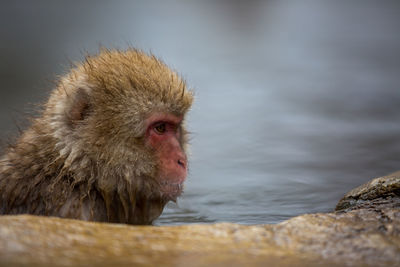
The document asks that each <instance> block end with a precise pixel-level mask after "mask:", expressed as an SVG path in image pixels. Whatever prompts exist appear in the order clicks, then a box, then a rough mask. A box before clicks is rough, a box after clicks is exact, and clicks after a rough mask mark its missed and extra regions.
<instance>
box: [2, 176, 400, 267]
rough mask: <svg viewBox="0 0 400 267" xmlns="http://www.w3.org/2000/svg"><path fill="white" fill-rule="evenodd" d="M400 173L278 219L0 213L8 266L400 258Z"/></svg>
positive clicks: (334, 262) (379, 262)
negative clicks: (163, 222)
mask: <svg viewBox="0 0 400 267" xmlns="http://www.w3.org/2000/svg"><path fill="white" fill-rule="evenodd" d="M399 185H400V173H395V174H393V175H390V176H386V177H381V178H378V179H375V180H373V181H371V182H370V183H367V184H366V185H364V186H361V187H359V188H357V189H355V190H353V191H351V192H350V193H349V194H347V195H346V196H345V197H344V198H343V199H342V200H341V201H340V202H339V204H338V211H335V212H332V213H325V214H319V213H318V214H306V215H302V216H298V217H295V218H292V219H290V220H287V221H285V222H282V223H280V224H275V225H254V226H244V225H238V224H231V223H222V224H212V225H184V226H163V227H156V226H128V225H121V224H106V223H92V222H84V221H77V220H68V219H59V218H50V217H36V216H28V215H19V216H1V217H0V265H1V266H346V265H347V266H400V201H399V198H400V195H399V188H400V186H399Z"/></svg>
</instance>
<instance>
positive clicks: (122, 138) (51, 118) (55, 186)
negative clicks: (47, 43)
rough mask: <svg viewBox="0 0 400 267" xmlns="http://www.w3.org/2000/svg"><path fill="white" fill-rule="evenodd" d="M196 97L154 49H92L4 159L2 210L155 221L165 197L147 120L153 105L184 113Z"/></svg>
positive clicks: (0, 187)
mask: <svg viewBox="0 0 400 267" xmlns="http://www.w3.org/2000/svg"><path fill="white" fill-rule="evenodd" d="M192 102H193V94H192V92H191V91H190V90H187V89H186V84H185V81H184V80H182V79H181V78H180V77H179V76H178V74H177V73H176V72H174V71H172V70H170V69H169V68H168V67H167V66H166V65H165V64H164V63H163V62H162V61H160V60H159V59H157V58H156V57H154V56H153V55H147V54H145V53H143V52H141V51H138V50H136V49H128V50H127V51H119V50H107V49H102V50H101V52H100V54H99V55H97V56H87V57H86V59H85V61H84V62H83V63H78V64H76V66H75V68H74V69H72V70H71V72H70V73H69V74H67V75H66V76H64V77H62V78H61V80H60V82H59V85H58V87H57V89H56V90H54V91H53V92H52V94H51V96H50V98H49V101H48V102H47V103H46V105H45V110H44V112H43V114H42V116H40V117H39V118H37V119H35V120H34V122H33V125H32V126H31V128H29V129H28V130H27V131H26V132H25V133H24V134H23V135H22V136H21V137H20V138H19V140H18V142H17V144H16V145H15V146H12V147H10V148H9V149H8V151H7V153H6V155H5V156H4V157H3V159H2V160H1V162H0V193H1V195H0V198H1V203H0V213H21V212H23V213H25V212H28V213H33V214H42V215H55V216H61V217H71V218H81V219H86V220H97V221H113V222H126V223H134V224H143V223H150V222H151V221H152V220H153V219H155V218H156V217H158V216H159V214H160V213H161V211H162V208H163V207H164V205H165V201H164V200H163V198H162V195H160V194H161V193H160V192H157V190H154V188H158V186H159V185H158V184H157V183H158V182H157V181H155V180H154V179H153V177H156V176H157V171H158V170H157V164H156V160H155V159H154V158H153V153H152V151H151V150H149V149H148V148H146V147H145V146H143V138H144V134H145V127H144V121H145V119H146V117H148V116H149V115H150V114H153V113H154V112H166V113H171V114H174V115H177V116H183V117H184V115H185V113H186V112H187V111H188V109H189V108H190V106H191V104H192ZM183 133H186V131H185V130H184V129H183ZM184 140H186V137H184ZM145 198H146V199H145ZM28 202H30V203H32V204H26V203H28ZM103 202H104V203H103ZM138 202H141V203H140V205H139V204H138ZM150 203H151V204H150ZM103 204H104V205H105V206H106V210H107V212H106V214H102V212H101V206H102V205H103ZM139 206H140V208H139ZM99 214H100V215H99ZM140 218H143V219H140Z"/></svg>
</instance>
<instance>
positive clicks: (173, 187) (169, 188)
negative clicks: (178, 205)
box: [160, 181, 183, 202]
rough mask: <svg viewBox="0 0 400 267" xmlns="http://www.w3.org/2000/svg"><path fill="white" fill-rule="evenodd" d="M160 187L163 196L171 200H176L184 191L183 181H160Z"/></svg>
mask: <svg viewBox="0 0 400 267" xmlns="http://www.w3.org/2000/svg"><path fill="white" fill-rule="evenodd" d="M160 187H161V188H160V189H161V193H162V196H163V198H164V199H165V200H171V201H174V202H176V199H177V198H178V197H179V196H180V195H181V194H182V192H183V182H182V183H172V182H167V181H163V182H161V183H160Z"/></svg>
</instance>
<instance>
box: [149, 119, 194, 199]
mask: <svg viewBox="0 0 400 267" xmlns="http://www.w3.org/2000/svg"><path fill="white" fill-rule="evenodd" d="M181 122H182V117H177V116H174V115H172V114H163V113H157V114H153V115H152V116H150V117H149V118H148V119H147V120H146V138H145V143H146V145H147V146H150V147H151V148H152V149H154V151H155V155H156V158H157V159H158V161H159V174H158V178H159V182H160V186H161V188H160V189H161V191H162V193H163V195H164V197H166V198H167V199H169V200H174V201H175V200H176V198H177V197H178V196H179V195H180V194H181V192H182V189H183V182H184V181H185V179H186V176H187V158H186V154H185V152H184V151H183V149H182V146H181V135H182V133H181V131H182V129H181Z"/></svg>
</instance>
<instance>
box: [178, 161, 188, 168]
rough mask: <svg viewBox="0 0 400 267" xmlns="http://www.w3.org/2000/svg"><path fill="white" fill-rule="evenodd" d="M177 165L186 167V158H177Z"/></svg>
mask: <svg viewBox="0 0 400 267" xmlns="http://www.w3.org/2000/svg"><path fill="white" fill-rule="evenodd" d="M178 165H180V166H182V167H183V168H184V169H186V160H184V159H178Z"/></svg>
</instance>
